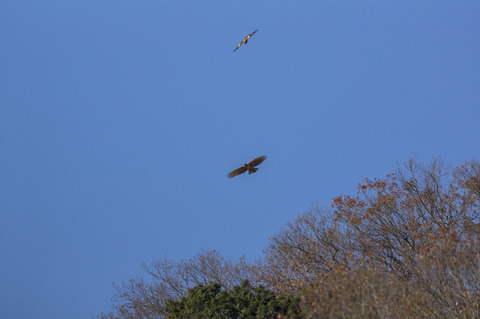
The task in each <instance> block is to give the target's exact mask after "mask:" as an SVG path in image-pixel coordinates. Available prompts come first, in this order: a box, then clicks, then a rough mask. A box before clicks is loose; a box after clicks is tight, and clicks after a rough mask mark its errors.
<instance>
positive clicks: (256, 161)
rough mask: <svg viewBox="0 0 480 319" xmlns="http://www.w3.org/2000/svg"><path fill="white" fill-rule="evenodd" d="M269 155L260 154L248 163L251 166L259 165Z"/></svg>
mask: <svg viewBox="0 0 480 319" xmlns="http://www.w3.org/2000/svg"><path fill="white" fill-rule="evenodd" d="M266 158H267V157H266V156H265V155H263V156H260V157H258V158H256V159H254V160H253V161H251V162H250V163H248V165H250V166H257V165H259V164H260V163H261V162H263V161H264V160H265V159H266Z"/></svg>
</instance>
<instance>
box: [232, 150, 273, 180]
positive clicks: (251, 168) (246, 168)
mask: <svg viewBox="0 0 480 319" xmlns="http://www.w3.org/2000/svg"><path fill="white" fill-rule="evenodd" d="M266 158H267V157H266V156H265V155H264V156H260V157H257V158H256V159H254V160H253V161H251V162H250V163H247V164H243V165H242V167H239V168H237V169H236V170H234V171H232V172H230V173H229V174H228V177H230V178H231V177H235V176H237V175H240V174H243V173H245V172H246V171H248V174H253V173H255V172H256V171H257V170H258V168H256V167H255V166H257V165H260V163H262V162H263V161H264V160H265V159H266Z"/></svg>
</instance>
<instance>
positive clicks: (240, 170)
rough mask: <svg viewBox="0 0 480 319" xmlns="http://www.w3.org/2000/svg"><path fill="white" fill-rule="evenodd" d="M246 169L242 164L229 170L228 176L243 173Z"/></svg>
mask: <svg viewBox="0 0 480 319" xmlns="http://www.w3.org/2000/svg"><path fill="white" fill-rule="evenodd" d="M246 171H247V168H246V167H244V166H242V167H240V168H237V169H236V170H234V171H231V172H230V173H228V177H230V178H232V177H235V176H237V175H240V174H243V173H245V172H246Z"/></svg>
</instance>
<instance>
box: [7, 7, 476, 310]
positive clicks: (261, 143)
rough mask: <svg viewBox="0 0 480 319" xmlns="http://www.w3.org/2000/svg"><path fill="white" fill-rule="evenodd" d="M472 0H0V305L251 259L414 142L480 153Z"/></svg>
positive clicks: (59, 306) (43, 303)
mask: <svg viewBox="0 0 480 319" xmlns="http://www.w3.org/2000/svg"><path fill="white" fill-rule="evenodd" d="M479 12H480V2H478V1H442V0H437V1H418V0H417V1H401V2H400V3H399V2H398V1H358V0H355V1H353V0H352V1H341V0H340V1H332V0H329V1H318V0H316V1H225V0H222V1H213V0H212V1H162V0H155V1H154V0H142V1H125V0H115V1H113V0H105V1H97V0H95V1H93V0H82V1H80V0H72V1H63V0H62V1H60V0H45V1H27V0H25V1H23V0H6V1H2V2H1V3H0V43H1V44H0V48H1V49H0V214H1V215H0V216H1V222H0V254H1V263H0V286H1V287H2V289H1V291H0V317H2V318H17V319H18V318H74V319H75V318H89V317H90V316H92V315H96V314H99V313H100V312H102V311H104V312H107V311H109V310H110V306H111V302H110V298H111V297H112V295H113V293H114V290H113V288H112V285H111V284H112V282H114V281H115V282H120V281H122V280H128V278H129V277H130V276H133V277H135V276H143V275H145V273H143V272H142V270H141V262H142V261H151V260H153V259H155V258H159V257H161V256H163V255H165V254H167V255H168V256H169V257H171V258H174V259H180V258H190V257H193V256H194V255H195V254H196V253H198V252H199V250H200V249H205V248H215V249H218V250H220V252H221V253H223V254H224V255H226V256H229V257H231V258H237V257H239V256H241V255H242V254H246V256H247V258H248V259H249V260H251V261H253V260H254V259H256V258H258V257H260V256H261V253H262V249H263V248H264V247H265V246H266V245H267V244H268V238H269V237H271V236H272V235H274V234H275V233H276V232H278V231H279V230H280V229H281V228H282V226H283V225H285V223H286V222H287V221H291V220H293V219H294V218H295V217H296V216H297V215H299V214H301V213H303V212H305V211H307V210H308V209H309V208H310V207H311V206H312V203H318V204H319V205H320V206H327V205H328V204H329V203H331V201H332V198H333V197H335V196H338V195H341V194H355V191H356V184H357V183H359V182H360V181H361V180H362V179H363V178H364V177H370V178H373V177H383V176H385V175H386V174H388V173H391V172H392V171H393V170H394V168H395V165H396V163H397V162H402V161H405V160H407V159H408V158H409V156H410V155H412V154H416V156H417V158H418V159H419V160H421V161H428V160H430V159H431V158H432V157H434V156H441V157H442V159H443V160H445V161H447V162H449V163H451V164H452V165H457V164H460V163H461V162H463V161H465V160H470V159H479V158H480V147H479V146H480V142H479V137H480V125H479V123H480V19H479ZM256 29H259V31H258V32H257V33H256V34H255V35H254V36H253V37H252V38H251V39H250V40H249V42H248V44H246V45H244V46H242V47H241V48H240V49H239V50H238V51H236V52H232V51H233V49H234V48H235V47H236V46H237V45H238V43H239V42H240V41H241V40H242V39H243V37H244V36H245V35H247V34H248V33H251V32H252V31H254V30H256ZM263 154H265V155H267V156H268V158H267V160H266V161H265V162H264V163H263V164H261V165H260V166H259V171H258V172H257V173H256V174H254V175H250V176H248V175H241V176H239V177H236V178H234V179H228V178H227V177H226V175H227V173H228V172H229V171H231V170H233V169H235V168H237V167H238V166H240V165H241V164H243V163H245V162H247V161H249V160H251V159H253V158H255V157H257V156H260V155H263Z"/></svg>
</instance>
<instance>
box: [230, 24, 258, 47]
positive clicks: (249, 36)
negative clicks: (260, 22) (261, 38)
mask: <svg viewBox="0 0 480 319" xmlns="http://www.w3.org/2000/svg"><path fill="white" fill-rule="evenodd" d="M257 31H258V29H257V30H255V31H253V32H252V33H250V34H249V35H247V36H246V37H245V39H243V41H242V42H240V44H239V45H238V46H237V47H236V48H235V50H233V52H235V51H237V50H238V48H239V47H240V46H241V45H242V44H246V43H247V42H248V39H250V38H251V37H252V35H254V34H255V32H257Z"/></svg>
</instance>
